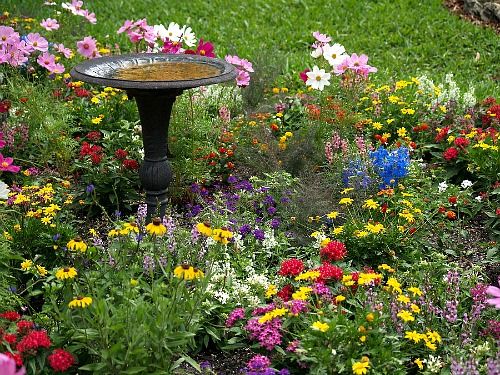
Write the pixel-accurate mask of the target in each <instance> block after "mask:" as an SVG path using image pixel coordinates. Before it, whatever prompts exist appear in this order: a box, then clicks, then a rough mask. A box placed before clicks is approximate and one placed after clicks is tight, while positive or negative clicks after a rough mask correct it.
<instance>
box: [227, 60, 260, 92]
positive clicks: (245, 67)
mask: <svg viewBox="0 0 500 375" xmlns="http://www.w3.org/2000/svg"><path fill="white" fill-rule="evenodd" d="M224 59H225V60H226V61H227V62H228V63H230V64H232V65H234V66H235V67H236V73H237V76H236V84H237V85H238V86H239V87H245V86H248V85H249V84H250V74H249V73H253V71H254V70H253V65H252V63H251V62H250V61H248V60H247V59H241V58H239V57H238V56H236V55H235V56H231V55H227V56H226V57H225V58H224Z"/></svg>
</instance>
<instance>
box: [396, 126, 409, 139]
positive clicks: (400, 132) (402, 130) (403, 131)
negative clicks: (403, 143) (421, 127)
mask: <svg viewBox="0 0 500 375" xmlns="http://www.w3.org/2000/svg"><path fill="white" fill-rule="evenodd" d="M397 133H398V135H399V136H400V137H401V138H404V137H406V135H407V132H406V128H404V127H401V128H399V129H398V131H397Z"/></svg>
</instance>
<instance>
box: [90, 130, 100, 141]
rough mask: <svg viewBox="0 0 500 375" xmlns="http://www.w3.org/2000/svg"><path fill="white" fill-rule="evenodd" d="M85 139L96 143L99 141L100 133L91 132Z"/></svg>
mask: <svg viewBox="0 0 500 375" xmlns="http://www.w3.org/2000/svg"><path fill="white" fill-rule="evenodd" d="M87 138H88V139H89V140H90V141H92V142H96V141H98V140H99V139H101V132H100V131H96V130H94V131H91V132H89V133H88V134H87Z"/></svg>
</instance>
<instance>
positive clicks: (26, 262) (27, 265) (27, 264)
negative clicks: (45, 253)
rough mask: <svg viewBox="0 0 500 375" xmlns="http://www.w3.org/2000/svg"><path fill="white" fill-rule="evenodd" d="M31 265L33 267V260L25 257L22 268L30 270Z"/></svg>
mask: <svg viewBox="0 0 500 375" xmlns="http://www.w3.org/2000/svg"><path fill="white" fill-rule="evenodd" d="M31 267H33V261H32V260H28V259H25V260H24V262H22V263H21V269H22V270H23V271H27V270H29V269H30V268H31Z"/></svg>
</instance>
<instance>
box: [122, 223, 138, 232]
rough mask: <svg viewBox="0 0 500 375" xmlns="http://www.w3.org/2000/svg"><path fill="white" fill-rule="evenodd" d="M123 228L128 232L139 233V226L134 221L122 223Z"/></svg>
mask: <svg viewBox="0 0 500 375" xmlns="http://www.w3.org/2000/svg"><path fill="white" fill-rule="evenodd" d="M123 229H125V230H127V232H128V233H130V232H134V233H139V226H138V225H137V223H135V222H130V223H125V224H123Z"/></svg>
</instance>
